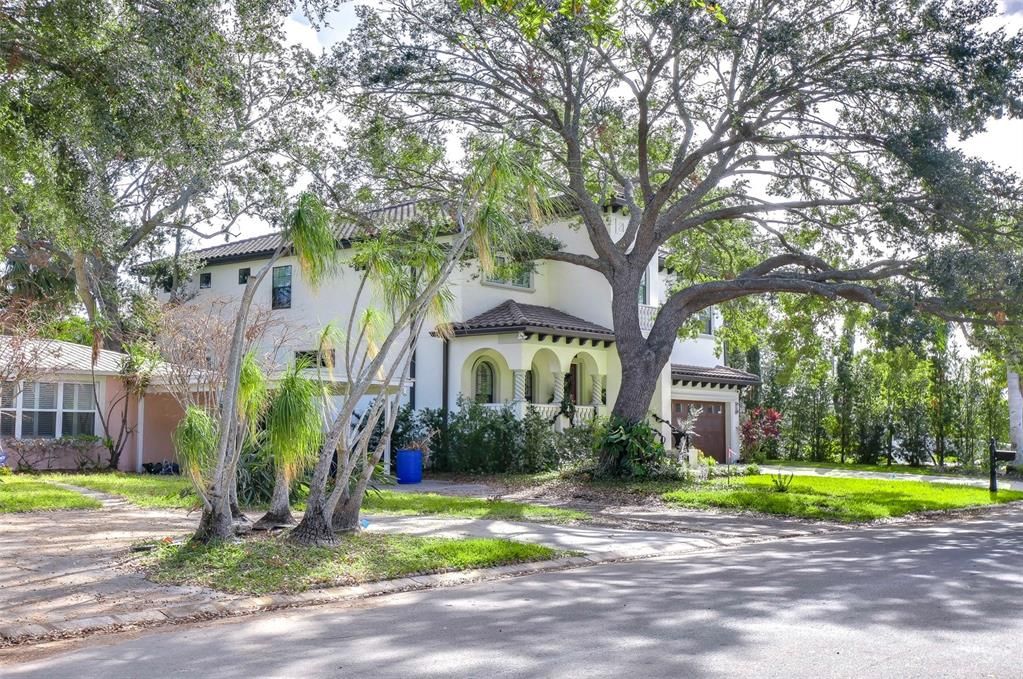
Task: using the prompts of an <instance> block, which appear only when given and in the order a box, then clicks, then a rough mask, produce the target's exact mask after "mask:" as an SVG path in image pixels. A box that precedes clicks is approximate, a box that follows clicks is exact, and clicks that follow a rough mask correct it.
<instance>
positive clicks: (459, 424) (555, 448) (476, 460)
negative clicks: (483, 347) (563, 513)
mask: <svg viewBox="0 0 1023 679" xmlns="http://www.w3.org/2000/svg"><path fill="white" fill-rule="evenodd" d="M412 417H413V420H414V422H413V423H412V424H411V425H410V426H409V429H408V430H409V431H416V432H433V436H432V437H431V439H430V449H431V456H430V458H431V459H430V469H433V470H435V471H449V472H465V473H483V474H501V473H514V474H535V473H538V472H544V471H552V470H555V469H560V468H562V467H565V466H568V465H578V464H581V463H584V462H588V461H590V460H592V456H593V451H594V436H595V427H594V425H593V424H592V423H580V424H578V425H577V426H575V427H569V428H568V429H566V430H565V431H563V432H556V431H554V430H553V427H552V423H551V422H550V420H549V419H547V418H546V417H544V416H543V415H541V414H540V411H539V410H537V409H536V408H533V407H531V406H530V407H527V408H526V414H525V417H524V418H523V419H522V420H519V419H517V418H516V417H515V413H514V411H513V410H512V409H511V407H510V406H509V407H505V408H501V409H493V408H485V407H484V406H482V405H480V404H479V403H475V402H473V401H470V400H468V399H462V400H460V401H459V409H458V410H457V411H454V412H450V413H448V412H446V411H445V410H443V409H423V410H420V411H418V412H413V413H412ZM420 435H421V434H420Z"/></svg>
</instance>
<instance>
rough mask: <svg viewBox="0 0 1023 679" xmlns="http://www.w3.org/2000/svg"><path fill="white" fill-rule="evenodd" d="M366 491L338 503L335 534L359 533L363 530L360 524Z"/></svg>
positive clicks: (350, 495)
mask: <svg viewBox="0 0 1023 679" xmlns="http://www.w3.org/2000/svg"><path fill="white" fill-rule="evenodd" d="M364 495H365V491H363V492H362V493H358V494H349V495H347V496H345V497H344V498H343V499H342V500H341V502H338V503H337V508H336V509H335V510H334V520H333V526H334V532H335V533H358V532H359V531H360V530H362V525H361V524H360V523H359V514H360V513H361V511H362V497H363V496H364Z"/></svg>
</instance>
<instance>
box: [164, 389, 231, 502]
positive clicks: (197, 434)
mask: <svg viewBox="0 0 1023 679" xmlns="http://www.w3.org/2000/svg"><path fill="white" fill-rule="evenodd" d="M218 435H219V434H218V427H217V422H216V420H214V419H213V417H212V416H211V415H210V413H209V412H208V411H207V410H206V409H204V408H200V407H198V406H189V407H188V408H187V409H186V410H185V414H184V416H183V417H182V418H181V421H180V422H178V426H177V427H176V428H175V429H174V434H173V436H172V439H173V441H174V453H175V455H176V456H177V459H178V463H179V464H180V465H181V469H182V471H183V472H184V473H185V474H187V475H188V476H189V477H190V478H191V479H192V483H194V484H195V486H196V488H200V489H205V487H206V485H207V483H209V481H210V474H211V473H212V471H213V468H214V466H215V465H216V446H217V437H218Z"/></svg>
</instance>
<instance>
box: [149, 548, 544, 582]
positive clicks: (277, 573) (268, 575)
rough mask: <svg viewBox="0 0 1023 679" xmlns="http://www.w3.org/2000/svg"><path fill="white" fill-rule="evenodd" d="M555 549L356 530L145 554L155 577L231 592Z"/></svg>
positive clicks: (454, 566) (450, 566)
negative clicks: (328, 543) (333, 536)
mask: <svg viewBox="0 0 1023 679" xmlns="http://www.w3.org/2000/svg"><path fill="white" fill-rule="evenodd" d="M560 555H561V554H560V553H559V552H557V551H556V550H553V549H550V548H549V547H543V546H541V545H528V544H523V543H519V542H512V541H510V540H497V539H494V538H469V539H453V538H426V537H416V536H411V535H393V534H392V535H386V534H371V533H360V534H357V535H349V536H345V537H344V538H342V541H341V543H340V544H339V545H338V546H337V547H329V548H328V547H301V546H297V545H292V544H290V543H287V542H285V541H283V540H282V539H281V538H279V537H264V538H255V539H249V540H245V541H243V542H222V543H217V544H212V545H196V544H191V543H186V544H184V545H161V546H158V547H157V548H156V550H155V551H154V552H152V553H150V554H149V555H147V556H146V557H144V559H145V562H144V563H145V568H146V571H147V574H148V576H149V578H150V579H151V580H153V581H155V582H160V583H165V584H177V585H199V586H202V587H208V588H211V589H216V590H220V591H224V592H232V593H236V594H269V593H271V592H301V591H304V590H307V589H315V588H318V587H330V586H339V585H352V584H356V583H360V582H370V581H373V580H387V579H391V578H398V577H403V576H407V575H416V574H424V573H441V572H446V571H458V570H466V569H469V568H486V567H490V566H501V565H506V564H515V563H524V562H527V561H543V560H547V559H552V558H554V557H557V556H560Z"/></svg>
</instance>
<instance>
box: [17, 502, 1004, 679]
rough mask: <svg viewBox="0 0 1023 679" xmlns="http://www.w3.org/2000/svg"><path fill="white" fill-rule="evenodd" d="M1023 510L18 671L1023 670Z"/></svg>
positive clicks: (390, 605) (998, 673) (704, 673)
mask: <svg viewBox="0 0 1023 679" xmlns="http://www.w3.org/2000/svg"><path fill="white" fill-rule="evenodd" d="M1021 529H1023V509H1021V508H1018V507H1013V508H1007V509H1001V510H998V511H997V512H996V513H992V514H987V515H985V516H983V517H982V518H974V519H967V520H957V521H952V522H944V523H928V524H918V525H913V526H907V525H900V526H888V527H877V528H867V529H858V530H852V531H840V532H837V533H831V534H828V535H820V536H814V537H803V538H794V539H788V540H780V541H777V542H772V543H763V544H757V545H746V546H743V547H738V548H729V549H721V550H718V551H713V552H703V553H699V554H694V555H688V556H682V557H672V558H667V557H665V558H659V559H653V560H646V561H637V562H631V563H621V564H616V565H610V566H600V567H590V568H585V569H579V570H573V571H566V572H560V573H551V574H545V575H540V576H532V577H524V578H517V579H512V580H504V581H498V582H490V583H483V584H479V585H473V586H466V587H459V588H452V589H439V590H433V591H427V592H419V593H410V594H403V595H397V596H391V597H385V598H381V599H377V600H371V601H367V602H363V603H362V604H360V605H359V606H358V607H347V608H346V607H340V606H331V607H320V608H309V609H303V610H293V611H288V612H279V613H274V614H267V615H264V616H260V617H253V618H246V619H241V620H234V621H221V622H217V623H208V624H203V625H197V626H190V627H181V628H163V629H161V630H156V631H153V632H152V633H148V634H144V635H136V636H135V637H108V638H105V639H104V638H98V639H97V638H94V639H92V640H90V641H88V642H87V643H86V645H84V646H83V647H81V648H78V649H76V650H71V651H68V652H61V653H59V654H56V655H53V656H50V657H46V658H42V659H37V660H35V661H33V662H31V663H30V664H21V665H14V666H7V667H3V668H0V676H3V677H4V679H14V678H16V677H18V678H21V677H40V678H43V677H45V678H46V679H60V678H62V677H68V678H74V679H83V678H87V677H103V678H105V679H114V678H118V677H140V678H141V677H146V678H151V677H198V676H201V677H217V678H227V679H253V678H255V677H360V676H367V677H419V676H421V677H488V678H490V677H634V678H636V679H639V678H641V677H722V678H724V677H728V678H729V679H735V678H737V677H814V678H820V677H872V678H874V677H900V678H902V677H928V678H937V677H1023V662H1021V657H1020V646H1019V640H1020V639H1021V638H1023V531H1021Z"/></svg>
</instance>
